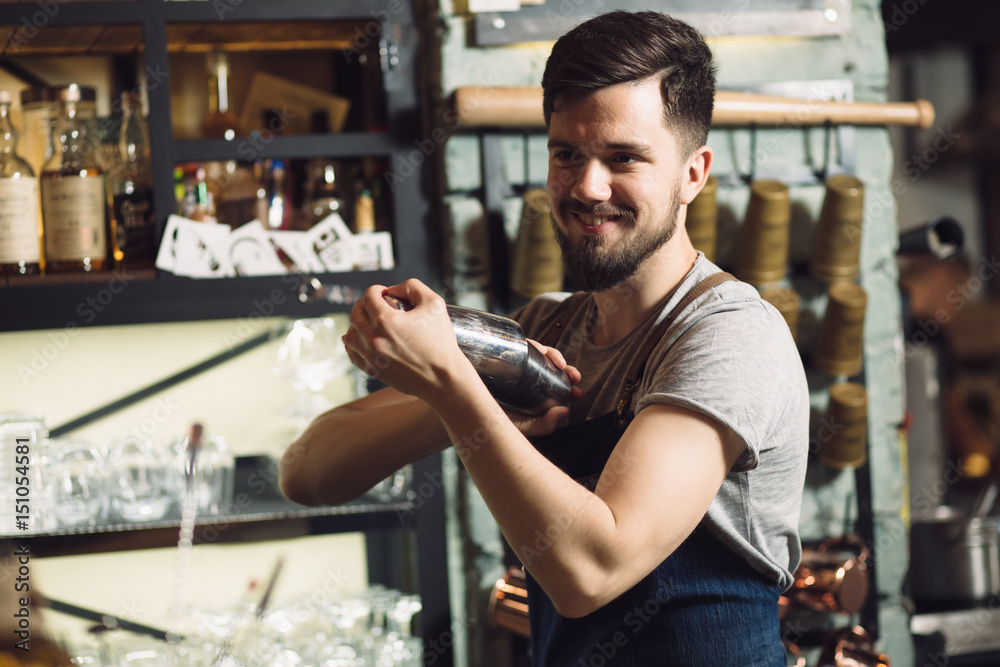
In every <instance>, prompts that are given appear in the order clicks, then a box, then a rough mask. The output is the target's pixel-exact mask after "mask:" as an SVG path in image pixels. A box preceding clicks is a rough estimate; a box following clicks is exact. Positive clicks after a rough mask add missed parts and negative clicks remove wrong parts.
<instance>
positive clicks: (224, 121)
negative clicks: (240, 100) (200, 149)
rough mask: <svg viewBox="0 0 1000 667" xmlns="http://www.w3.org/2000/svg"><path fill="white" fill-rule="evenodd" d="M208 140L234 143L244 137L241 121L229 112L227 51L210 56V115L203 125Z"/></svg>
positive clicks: (210, 54) (203, 131)
mask: <svg viewBox="0 0 1000 667" xmlns="http://www.w3.org/2000/svg"><path fill="white" fill-rule="evenodd" d="M201 134H202V136H204V137H205V138H207V139H213V138H222V139H226V140H228V141H232V140H233V139H235V138H236V137H238V136H243V135H244V134H245V133H244V132H243V128H242V127H241V125H240V119H239V118H237V117H236V114H234V113H233V112H232V111H230V110H229V55H228V54H227V53H226V52H225V51H212V52H211V53H209V54H208V114H207V115H206V116H205V119H204V120H203V121H202V124H201Z"/></svg>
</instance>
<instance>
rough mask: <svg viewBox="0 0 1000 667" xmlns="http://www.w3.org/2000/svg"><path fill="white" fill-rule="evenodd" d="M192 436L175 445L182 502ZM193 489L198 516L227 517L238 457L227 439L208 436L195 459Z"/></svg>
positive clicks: (180, 440) (208, 434)
mask: <svg viewBox="0 0 1000 667" xmlns="http://www.w3.org/2000/svg"><path fill="white" fill-rule="evenodd" d="M190 447H191V436H190V435H186V436H184V437H183V438H180V439H178V440H177V441H176V442H175V443H174V446H173V455H174V465H173V469H174V473H175V475H176V479H177V488H178V491H177V492H178V495H179V497H180V498H181V500H182V502H183V498H184V497H185V496H186V494H187V476H188V466H189V465H190V461H191V453H190V452H189V449H190ZM192 474H193V479H192V488H191V492H192V493H193V494H194V498H195V502H196V507H197V512H198V514H199V515H200V514H202V513H208V515H210V516H217V515H221V514H224V513H225V512H227V511H229V510H230V509H231V508H232V502H233V483H234V478H235V475H236V458H235V456H234V455H233V452H232V450H230V449H229V445H228V444H226V439H225V438H223V437H222V436H221V435H214V434H210V433H206V434H205V435H203V436H202V439H201V444H200V445H198V447H197V451H196V452H195V456H194V470H193V471H192Z"/></svg>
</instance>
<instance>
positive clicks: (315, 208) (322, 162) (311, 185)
mask: <svg viewBox="0 0 1000 667" xmlns="http://www.w3.org/2000/svg"><path fill="white" fill-rule="evenodd" d="M343 175H344V171H343V167H342V165H341V163H340V162H337V161H335V160H327V159H321V158H316V159H313V160H310V161H309V162H308V164H307V165H306V192H305V201H304V203H303V206H302V209H303V210H302V220H303V225H304V227H305V228H306V229H310V228H311V227H312V226H313V225H315V224H316V223H318V222H321V221H322V220H323V219H324V218H326V217H328V216H330V215H333V214H334V213H337V214H339V215H340V217H341V218H343V219H344V222H347V223H349V221H350V219H351V218H352V217H353V216H352V215H349V214H348V212H347V201H346V198H345V196H344V194H345V192H344V191H345V188H344V187H343V185H342V183H341V177H342V176H343Z"/></svg>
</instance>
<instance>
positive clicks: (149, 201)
mask: <svg viewBox="0 0 1000 667" xmlns="http://www.w3.org/2000/svg"><path fill="white" fill-rule="evenodd" d="M118 145H119V149H120V151H121V157H122V163H121V164H119V165H118V166H117V167H115V168H114V169H112V170H111V171H110V172H109V173H108V183H107V196H108V213H109V215H110V219H111V234H110V236H111V256H112V258H113V260H114V263H115V268H119V269H120V268H125V267H127V268H129V269H144V268H146V269H148V268H152V267H153V265H154V264H155V262H156V237H155V236H156V220H155V217H154V211H153V172H152V166H151V165H150V161H149V130H148V129H147V128H146V121H145V120H144V119H143V117H142V110H141V109H140V106H139V98H138V95H136V94H135V93H133V92H125V93H122V127H121V133H120V137H119V141H118Z"/></svg>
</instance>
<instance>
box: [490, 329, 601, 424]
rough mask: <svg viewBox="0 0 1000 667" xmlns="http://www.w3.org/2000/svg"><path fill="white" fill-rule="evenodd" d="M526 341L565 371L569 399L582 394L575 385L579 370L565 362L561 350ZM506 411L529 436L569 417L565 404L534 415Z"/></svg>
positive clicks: (573, 399) (561, 422)
mask: <svg viewBox="0 0 1000 667" xmlns="http://www.w3.org/2000/svg"><path fill="white" fill-rule="evenodd" d="M528 342H529V343H530V344H532V345H534V346H535V347H536V348H538V350H539V351H540V352H541V353H542V354H544V355H545V356H546V357H547V358H548V360H549V361H551V362H552V364H553V365H554V366H555V367H556V368H558V369H559V370H562V371H565V372H566V375H567V376H568V377H569V381H570V383H571V384H572V385H573V389H572V395H571V396H570V401H575V400H576V399H578V398H580V397H581V396H583V390H582V389H580V387H578V386H577V385H578V384H579V383H580V377H581V376H580V371H579V370H577V369H576V367H575V366H570V365H568V364H567V363H566V358H565V357H563V355H562V352H560V351H559V350H557V349H556V348H554V347H546V346H544V345H542V344H541V343H539V342H537V341H534V340H531V339H530V338H529V339H528ZM506 412H507V416H508V417H510V420H511V421H512V422H514V425H515V426H517V428H518V430H519V431H521V433H523V434H524V435H525V436H527V437H529V438H530V437H532V436H536V435H548V434H549V433H552V432H553V431H555V430H556V429H558V428H562V427H563V426H565V425H566V422H567V420H568V419H569V407H568V406H565V405H557V406H555V407H554V408H550V409H549V410H547V411H546V412H544V413H542V414H540V415H536V416H532V415H526V414H524V413H523V412H517V411H515V410H511V409H507V410H506Z"/></svg>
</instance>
